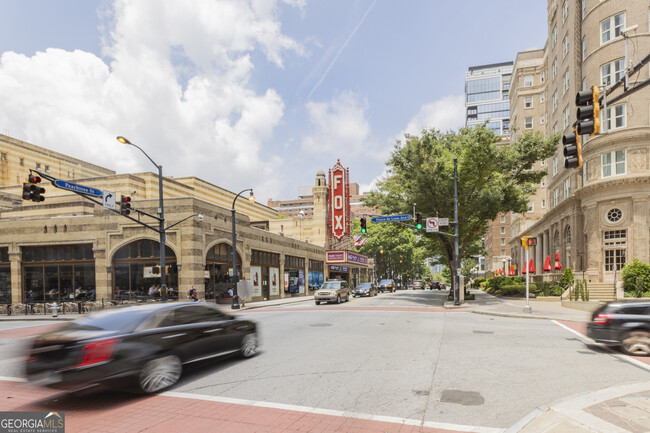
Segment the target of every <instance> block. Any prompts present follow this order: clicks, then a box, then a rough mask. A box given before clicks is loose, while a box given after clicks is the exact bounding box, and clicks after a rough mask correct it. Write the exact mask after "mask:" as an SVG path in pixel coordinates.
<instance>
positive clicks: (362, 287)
mask: <svg viewBox="0 0 650 433" xmlns="http://www.w3.org/2000/svg"><path fill="white" fill-rule="evenodd" d="M352 296H354V297H355V298H356V297H357V296H377V286H375V284H374V283H361V284H359V285H357V287H355V288H354V290H353V291H352Z"/></svg>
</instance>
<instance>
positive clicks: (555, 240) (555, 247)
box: [553, 230, 560, 251]
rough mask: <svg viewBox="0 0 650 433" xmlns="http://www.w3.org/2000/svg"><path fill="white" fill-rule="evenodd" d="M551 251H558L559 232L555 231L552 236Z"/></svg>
mask: <svg viewBox="0 0 650 433" xmlns="http://www.w3.org/2000/svg"><path fill="white" fill-rule="evenodd" d="M553 250H554V251H560V231H559V230H555V234H554V235H553Z"/></svg>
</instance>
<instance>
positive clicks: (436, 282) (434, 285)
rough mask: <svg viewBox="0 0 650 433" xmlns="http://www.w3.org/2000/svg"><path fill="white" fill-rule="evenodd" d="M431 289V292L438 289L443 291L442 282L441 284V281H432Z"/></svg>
mask: <svg viewBox="0 0 650 433" xmlns="http://www.w3.org/2000/svg"><path fill="white" fill-rule="evenodd" d="M429 288H430V289H431V290H433V289H438V290H440V289H441V286H440V282H439V281H432V282H431V285H430V286H429Z"/></svg>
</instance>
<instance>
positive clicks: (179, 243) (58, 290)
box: [0, 135, 327, 304]
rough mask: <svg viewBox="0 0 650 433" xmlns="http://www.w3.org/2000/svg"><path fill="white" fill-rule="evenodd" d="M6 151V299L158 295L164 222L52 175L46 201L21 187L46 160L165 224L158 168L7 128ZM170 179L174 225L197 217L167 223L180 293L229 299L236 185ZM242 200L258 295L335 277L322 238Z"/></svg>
mask: <svg viewBox="0 0 650 433" xmlns="http://www.w3.org/2000/svg"><path fill="white" fill-rule="evenodd" d="M0 157H1V164H0V179H2V183H1V184H0V298H1V299H0V303H13V304H16V303H22V302H29V301H33V302H38V301H41V302H42V301H45V302H52V301H57V302H64V301H71V300H77V299H79V297H81V298H83V299H89V298H92V297H94V298H95V299H97V300H112V299H121V300H125V299H143V298H146V297H147V296H148V295H149V288H150V287H152V286H154V287H155V284H156V283H158V282H159V281H160V275H159V274H156V272H155V270H156V265H157V264H158V263H159V261H160V254H159V242H158V241H159V234H158V233H157V232H156V231H154V230H151V229H150V228H147V227H145V226H143V225H141V224H139V223H138V222H136V221H134V220H130V219H127V218H126V217H124V216H122V215H120V214H119V213H116V212H114V211H112V210H110V209H107V208H105V207H103V206H101V205H99V204H95V203H93V202H91V201H89V200H88V199H86V198H83V197H81V196H79V195H77V194H75V193H73V192H70V191H68V190H65V189H59V188H55V187H54V186H53V185H51V184H50V183H49V182H46V181H44V182H43V183H42V184H41V185H42V186H43V187H44V188H45V189H46V192H45V194H44V196H45V197H46V199H45V201H44V202H41V203H34V202H31V201H24V200H22V198H21V195H22V182H24V181H26V180H27V176H28V174H29V170H30V168H32V169H38V170H39V171H40V172H42V173H43V174H46V175H50V176H52V177H54V178H62V179H65V180H70V181H74V183H76V184H80V185H84V186H88V187H92V188H96V189H98V190H102V191H111V192H113V193H115V195H116V196H118V197H119V196H120V195H129V196H131V197H132V198H133V201H132V206H133V208H134V209H133V210H132V212H131V215H130V216H131V217H134V218H135V219H140V221H141V222H144V223H147V224H149V225H150V226H153V227H157V221H156V220H154V219H153V218H150V217H147V216H146V214H150V215H156V213H157V209H158V176H157V174H153V173H138V174H116V173H115V172H114V171H112V170H108V169H105V168H102V167H98V166H95V165H93V164H89V163H86V162H84V161H81V160H77V159H75V158H71V157H69V156H66V155H62V154H59V153H56V152H52V151H50V150H47V149H45V148H42V147H39V146H35V145H32V144H29V143H25V142H22V141H19V140H15V139H13V138H10V137H7V136H4V135H0ZM163 186H164V197H165V221H166V226H167V227H169V226H171V225H173V224H175V223H176V222H179V221H181V220H183V219H185V218H188V217H189V218H188V219H187V220H186V221H183V222H181V223H179V224H177V225H174V226H173V227H170V229H169V230H167V231H166V234H167V240H166V253H165V258H166V260H165V262H166V270H167V274H168V279H167V286H168V287H169V290H170V294H172V295H175V294H178V295H179V297H180V298H181V299H182V298H187V292H188V290H189V289H190V287H191V286H192V285H196V288H197V289H198V291H199V296H200V297H202V298H203V297H205V298H206V299H208V300H215V298H216V299H217V300H218V299H220V298H226V296H227V290H228V288H230V287H231V285H232V283H231V276H232V265H233V263H232V225H231V222H232V220H231V207H232V203H233V199H234V198H235V194H234V193H233V192H231V191H227V190H225V189H223V188H219V187H218V186H215V185H212V184H210V183H208V182H205V181H203V180H201V179H198V178H195V177H187V178H171V177H165V178H164V179H163ZM323 187H325V186H324V185H323ZM199 191H200V198H199ZM235 208H236V210H237V213H236V227H237V245H236V252H237V262H238V264H237V267H238V274H239V275H240V276H243V278H244V279H245V280H247V281H248V284H246V285H245V287H246V289H247V293H246V297H247V298H248V299H252V300H265V299H274V298H282V297H285V296H300V295H303V296H304V295H306V294H309V290H310V288H311V287H310V281H312V279H314V278H315V279H316V280H319V281H322V279H323V278H327V275H326V274H325V273H326V272H327V271H326V269H325V249H324V248H323V247H322V246H319V245H315V244H313V243H308V242H303V241H300V240H298V239H292V238H288V237H286V236H283V235H282V234H278V233H273V232H271V231H269V230H268V229H267V228H268V221H269V220H274V219H277V216H278V214H277V211H275V210H273V209H271V208H269V207H268V206H265V205H263V204H259V203H250V202H249V201H248V200H245V199H242V200H239V201H237V202H236V206H235ZM137 211H143V212H145V213H139V212H137ZM198 214H201V215H202V219H199V218H197V216H198ZM226 301H227V300H226Z"/></svg>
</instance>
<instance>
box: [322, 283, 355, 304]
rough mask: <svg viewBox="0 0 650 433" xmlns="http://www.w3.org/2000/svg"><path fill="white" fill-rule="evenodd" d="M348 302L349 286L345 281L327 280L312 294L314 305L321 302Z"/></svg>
mask: <svg viewBox="0 0 650 433" xmlns="http://www.w3.org/2000/svg"><path fill="white" fill-rule="evenodd" d="M349 300H350V286H349V285H348V282H347V281H345V280H328V281H325V282H324V283H323V285H322V286H321V288H320V289H318V290H317V291H316V292H315V293H314V301H315V302H316V305H320V303H321V302H336V303H337V304H340V303H341V301H349Z"/></svg>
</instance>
